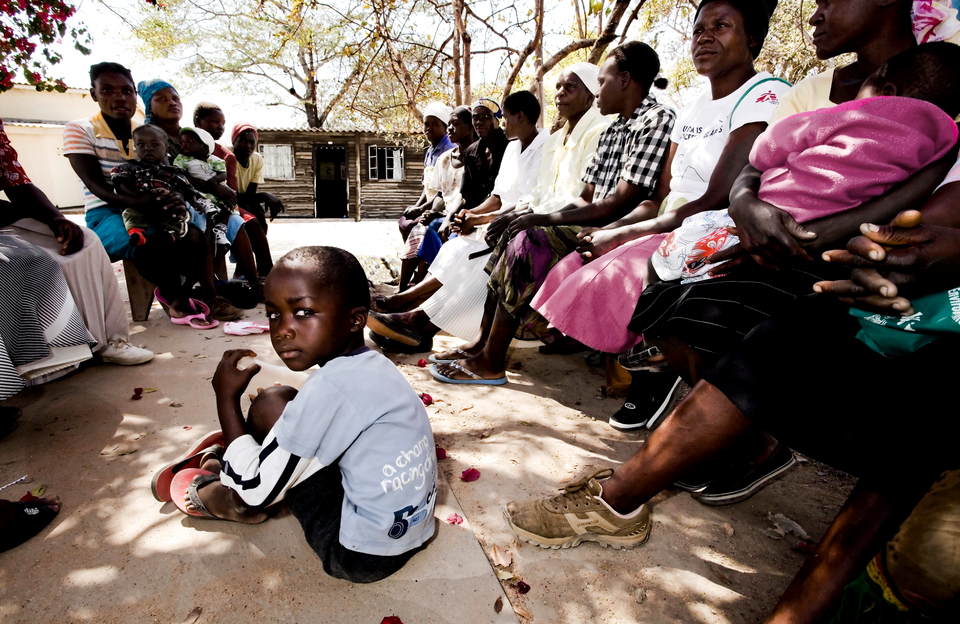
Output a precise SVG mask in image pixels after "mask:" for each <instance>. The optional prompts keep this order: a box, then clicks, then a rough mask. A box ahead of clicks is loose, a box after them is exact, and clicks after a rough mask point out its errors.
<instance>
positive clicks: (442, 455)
mask: <svg viewBox="0 0 960 624" xmlns="http://www.w3.org/2000/svg"><path fill="white" fill-rule="evenodd" d="M446 458H447V450H446V449H445V448H443V447H442V446H438V447H437V460H438V461H439V460H441V459H446Z"/></svg>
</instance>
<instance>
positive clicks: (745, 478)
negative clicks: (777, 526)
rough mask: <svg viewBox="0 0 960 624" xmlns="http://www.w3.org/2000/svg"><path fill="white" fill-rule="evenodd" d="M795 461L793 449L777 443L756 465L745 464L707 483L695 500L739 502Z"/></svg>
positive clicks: (709, 503)
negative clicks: (768, 455)
mask: <svg viewBox="0 0 960 624" xmlns="http://www.w3.org/2000/svg"><path fill="white" fill-rule="evenodd" d="M796 463H797V459H796V458H795V457H794V456H793V451H791V450H790V449H789V448H787V446H786V445H785V444H779V446H777V448H776V450H774V452H773V454H772V455H770V457H768V458H767V459H765V460H763V461H762V462H760V463H759V464H758V465H756V466H747V467H745V468H744V469H743V470H741V471H738V472H737V473H736V474H732V475H728V476H725V477H724V478H723V479H719V480H717V481H714V482H713V483H711V484H709V485H708V486H707V487H706V488H704V489H703V491H702V492H700V496H699V497H698V499H697V500H699V501H700V502H701V503H703V504H704V505H731V504H733V503H739V502H740V501H742V500H746V499H748V498H750V497H751V496H753V495H754V494H756V493H757V492H759V491H760V490H762V489H763V488H764V487H766V486H767V485H768V484H769V483H770V482H771V481H773V480H774V479H776V478H777V477H779V476H780V475H782V474H783V473H785V472H786V471H788V470H790V468H791V467H792V466H793V465H794V464H796Z"/></svg>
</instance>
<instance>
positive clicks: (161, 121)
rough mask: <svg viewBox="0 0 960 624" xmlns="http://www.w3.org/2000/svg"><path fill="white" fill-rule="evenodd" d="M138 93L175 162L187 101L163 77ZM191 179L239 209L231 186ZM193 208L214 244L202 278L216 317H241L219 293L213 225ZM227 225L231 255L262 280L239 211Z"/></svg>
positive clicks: (142, 86)
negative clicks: (216, 284)
mask: <svg viewBox="0 0 960 624" xmlns="http://www.w3.org/2000/svg"><path fill="white" fill-rule="evenodd" d="M137 92H138V93H139V95H140V99H141V100H143V106H144V110H145V111H146V117H145V118H144V121H145V122H146V123H148V124H153V125H155V126H158V127H159V128H161V129H162V130H163V131H164V132H165V133H166V134H167V157H168V158H169V160H170V163H171V164H172V163H173V162H174V160H175V159H176V158H177V156H178V155H180V153H181V151H182V149H181V141H182V135H181V133H180V130H181V126H180V120H181V119H182V118H183V104H182V103H181V101H180V95H179V93H177V90H176V89H175V88H174V87H173V85H171V84H170V83H169V82H167V81H165V80H162V79H160V78H154V79H152V80H142V81H140V82H139V83H137ZM189 179H190V183H191V184H193V186H194V188H196V189H197V190H198V191H200V192H202V193H209V194H211V195H213V196H214V197H216V198H217V199H218V200H219V201H220V202H222V203H223V204H225V205H226V206H227V207H228V208H230V209H231V210H234V209H235V208H236V205H237V194H236V192H235V191H234V190H233V189H231V188H230V187H229V186H228V185H226V184H222V183H217V182H215V181H213V180H201V179H199V178H197V177H194V176H190V177H189ZM188 205H189V204H188ZM190 207H191V211H190V216H191V218H192V222H193V224H194V225H196V226H197V227H198V228H200V229H201V230H202V231H204V232H205V233H206V234H207V237H208V242H209V243H210V244H209V245H208V248H209V251H210V257H209V258H208V260H207V262H206V263H205V265H204V271H203V273H202V275H201V279H200V280H199V281H200V287H201V288H202V290H203V293H204V295H203V296H204V301H206V302H207V303H208V304H209V305H210V308H211V310H212V311H213V316H214V318H216V319H219V320H222V321H223V320H226V321H230V320H234V319H237V318H240V316H241V314H240V311H239V310H238V309H237V308H235V307H234V306H233V305H232V304H231V303H230V302H229V301H228V300H227V299H225V298H224V297H221V296H220V295H218V294H217V292H216V286H215V276H214V268H215V267H216V265H217V263H218V262H219V258H218V249H217V246H216V245H215V244H214V240H213V232H212V224H210V227H208V224H207V219H206V216H205V215H204V214H202V211H198V210H194V209H193V208H195V207H193V206H190ZM226 226H227V227H226V238H227V241H228V242H229V243H230V250H231V254H232V255H233V257H234V258H236V260H237V266H238V267H240V270H241V271H242V272H243V273H244V275H245V276H249V275H253V276H254V277H253V280H254V281H255V282H258V281H259V279H258V277H257V275H256V261H255V259H254V256H253V250H252V249H251V247H250V240H249V238H248V237H247V234H246V232H245V231H244V230H243V218H242V217H240V215H238V214H231V215H229V217H228V219H227V222H226ZM219 254H220V256H221V257H222V255H223V252H222V251H220V252H219ZM258 288H259V287H258Z"/></svg>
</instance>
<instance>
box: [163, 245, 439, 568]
mask: <svg viewBox="0 0 960 624" xmlns="http://www.w3.org/2000/svg"><path fill="white" fill-rule="evenodd" d="M266 296H267V303H266V308H267V317H268V319H269V322H270V337H271V340H272V342H273V347H274V349H276V351H277V354H278V355H279V356H280V358H281V359H283V360H284V362H285V363H286V365H287V367H288V368H290V369H291V370H295V371H303V370H306V369H308V368H310V367H311V366H314V365H319V366H320V368H319V369H318V370H316V371H314V372H313V374H312V375H311V376H310V377H309V379H307V381H306V382H304V385H303V387H302V388H301V389H300V391H299V392H298V391H297V390H294V389H293V388H290V387H288V386H275V387H272V388H269V389H268V390H265V391H264V392H262V393H260V395H259V396H258V397H257V398H256V399H255V400H254V402H253V404H252V405H251V407H250V410H249V412H248V418H247V420H246V421H244V419H243V416H242V414H241V411H240V397H241V396H242V394H243V392H244V390H245V389H246V387H247V385H248V384H249V382H250V379H251V378H252V377H253V376H254V375H255V374H256V373H257V371H258V370H259V366H257V365H253V366H250V367H249V368H246V369H244V370H239V369H238V368H237V363H238V362H239V361H240V359H241V358H243V357H247V356H254V355H255V354H254V353H253V352H252V351H249V350H245V349H241V350H234V351H227V352H226V353H225V354H224V356H223V359H222V361H221V362H220V365H219V367H218V368H217V372H216V375H215V376H214V378H213V387H214V390H215V392H216V394H217V412H218V415H219V418H220V425H221V426H222V427H223V443H224V444H225V445H226V451H225V452H224V453H223V455H222V458H217V457H216V456H215V455H210V456H208V457H207V458H206V459H205V460H200V461H202V465H201V469H200V470H197V469H182V470H180V472H179V473H177V475H176V477H174V479H173V483H172V485H171V486H170V494H169V495H170V497H171V498H172V499H173V501H174V502H175V503H176V504H177V505H178V506H179V507H180V508H181V510H182V511H184V512H185V513H187V514H188V515H193V516H205V517H212V518H221V519H224V520H234V521H237V522H244V523H259V522H263V521H264V520H266V519H267V517H268V516H269V511H268V509H269V506H271V505H273V504H274V503H276V502H278V501H280V500H281V499H284V498H286V500H287V501H289V504H290V508H291V510H292V512H293V515H294V516H296V518H297V519H298V520H299V521H300V524H301V525H302V526H303V531H304V535H305V537H306V538H307V542H308V543H309V544H310V546H311V547H312V548H313V549H314V550H315V551H316V553H317V554H318V555H319V556H320V558H321V559H322V561H323V568H324V570H325V571H326V572H327V573H328V574H330V575H331V576H335V577H338V578H343V579H347V580H350V581H353V582H358V583H367V582H373V581H377V580H380V579H382V578H385V577H387V576H389V575H391V574H393V573H394V572H396V571H397V570H399V569H400V568H401V567H403V565H404V564H405V563H406V562H407V561H408V560H409V559H410V557H412V556H413V555H414V554H415V553H416V552H417V551H419V550H420V549H421V548H423V546H424V544H425V543H426V541H427V540H428V539H429V538H430V537H431V536H432V535H433V534H434V532H435V530H436V526H435V520H434V518H433V508H434V504H435V499H436V459H435V457H436V455H435V451H434V442H433V433H432V431H431V429H430V421H429V420H428V418H427V413H426V410H425V409H424V407H423V403H422V402H421V401H420V399H419V398H418V396H417V394H416V392H414V390H413V388H411V387H410V384H409V383H407V381H406V379H405V378H404V377H403V375H402V374H400V372H399V371H398V370H397V368H396V366H394V365H393V363H392V362H390V360H388V359H387V358H385V357H384V356H383V355H381V354H379V353H377V352H375V351H371V350H370V349H368V348H367V347H365V346H364V340H363V328H364V326H365V324H366V318H367V311H368V309H369V305H370V291H369V288H368V285H367V279H366V276H365V274H364V271H363V268H361V266H360V263H359V262H358V261H357V259H356V258H355V257H354V256H353V255H351V254H350V253H348V252H346V251H343V250H342V249H337V248H335V247H301V248H299V249H295V250H293V251H291V252H290V253H288V254H287V255H285V256H284V257H283V258H282V259H281V260H280V261H279V262H278V263H277V264H276V266H275V267H274V269H273V270H272V271H271V272H270V275H269V276H268V277H267V282H266ZM161 472H163V471H161ZM158 476H160V475H158ZM157 481H158V479H155V482H157ZM168 500H169V499H168Z"/></svg>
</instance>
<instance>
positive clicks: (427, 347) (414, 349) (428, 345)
mask: <svg viewBox="0 0 960 624" xmlns="http://www.w3.org/2000/svg"><path fill="white" fill-rule="evenodd" d="M370 340H372V341H373V342H374V343H375V344H376V345H377V346H378V347H380V348H381V349H383V350H384V351H389V352H391V353H403V354H406V355H413V354H415V353H426V352H427V351H433V336H424V337H423V340H421V341H420V343H419V344H417V345H415V346H410V345H406V344H403V343H402V342H397V341H396V340H392V339H390V338H387V337H386V336H381V335H380V334H378V333H377V332H375V331H373V330H370Z"/></svg>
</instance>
